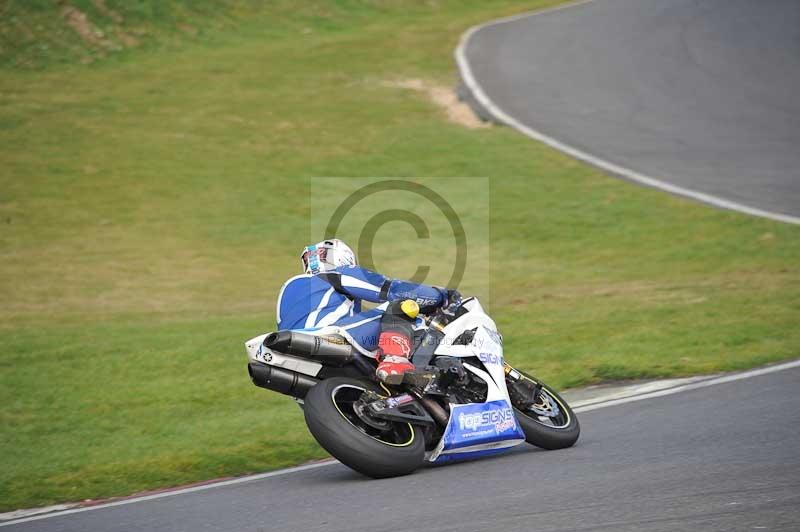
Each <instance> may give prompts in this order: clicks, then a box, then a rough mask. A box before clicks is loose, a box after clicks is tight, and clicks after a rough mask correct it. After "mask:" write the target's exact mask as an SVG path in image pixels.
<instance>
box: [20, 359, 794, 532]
mask: <svg viewBox="0 0 800 532" xmlns="http://www.w3.org/2000/svg"><path fill="white" fill-rule="evenodd" d="M798 384H800V367H796V368H794V369H789V370H784V371H780V372H776V373H770V374H767V375H761V376H757V377H752V378H748V379H744V380H739V381H735V382H728V383H724V384H717V385H714V386H710V387H706V388H700V389H694V390H689V391H684V392H681V393H677V394H674V395H668V396H665V397H658V398H653V399H645V400H642V401H639V402H634V403H628V404H621V405H616V406H611V407H607V408H603V409H599V410H593V411H590V412H584V413H582V414H580V420H581V423H582V426H583V431H582V435H581V439H580V440H579V441H578V444H577V445H576V446H575V447H573V448H570V449H566V450H562V451H549V452H548V451H541V450H538V449H536V448H534V447H531V446H527V445H523V446H520V447H517V448H516V449H517V450H514V451H511V452H509V453H508V454H505V455H502V456H500V457H494V458H487V459H483V460H476V461H472V462H465V463H460V464H454V465H446V466H439V467H427V468H424V469H422V470H420V471H417V472H416V473H414V474H413V475H410V476H407V477H402V478H395V479H386V480H368V479H365V478H364V477H361V476H359V475H358V474H356V473H354V472H352V471H351V470H349V469H347V468H346V467H345V466H343V465H341V464H339V463H334V464H331V465H327V466H323V467H318V468H316V469H311V470H305V471H299V472H293V473H289V474H285V475H281V476H276V477H271V478H266V479H261V480H253V481H250V482H245V483H241V484H236V485H229V486H220V487H216V488H211V489H207V490H204V491H197V492H193V493H183V494H178V495H174V496H170V497H165V498H160V499H153V500H145V501H137V502H133V503H131V504H126V505H123V506H115V507H106V508H99V509H95V510H92V511H86V512H81V513H74V514H69V515H62V516H54V517H50V518H47V519H42V520H38V521H29V522H26V523H21V524H17V525H12V526H10V527H8V528H5V530H9V531H11V530H14V531H32V530H41V531H47V532H55V531H80V532H94V531H104V532H116V531H120V532H121V531H132V530H147V531H156V532H159V531H175V532H178V531H193V532H194V531H202V530H214V531H237V532H245V531H273V530H275V531H294V530H302V531H326V532H327V531H340V530H341V531H352V532H361V531H363V532H375V531H376V530H387V531H388V530H392V531H412V530H413V531H420V530H423V531H425V532H450V531H452V532H456V531H459V532H462V531H483V530H502V531H517V530H519V531H522V530H526V531H528V530H541V531H554V530H558V531H567V530H569V531H579V530H613V531H641V530H648V531H656V530H658V531H661V530H675V531H678V530H680V531H685V530H703V531H712V530H720V531H745V530H747V531H752V530H773V531H774V530H785V531H793V532H796V531H797V530H800V445H798V439H800V394H798V393H797V389H798Z"/></svg>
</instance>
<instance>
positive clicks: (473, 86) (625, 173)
mask: <svg viewBox="0 0 800 532" xmlns="http://www.w3.org/2000/svg"><path fill="white" fill-rule="evenodd" d="M593 1H594V0H581V1H579V2H572V3H570V4H566V5H561V6H556V7H554V8H552V9H545V10H541V11H531V12H527V13H521V14H519V15H513V16H510V17H505V18H500V19H496V20H491V21H489V22H484V23H483V24H478V25H477V26H473V27H471V28H469V29H468V30H467V31H466V32H464V33H463V34H462V36H461V39H460V41H459V43H458V47H457V48H456V50H455V59H456V63H457V64H458V69H459V71H460V73H461V79H462V80H463V81H464V83H465V84H466V86H467V88H468V89H469V91H470V93H471V94H472V96H473V97H474V98H475V99H476V100H477V101H478V102H479V103H480V104H481V105H482V106H483V107H484V108H485V109H486V110H487V111H488V112H489V113H491V114H492V115H493V116H494V117H495V118H496V119H497V120H498V121H500V122H502V123H504V124H506V125H508V126H511V127H513V128H514V129H516V130H517V131H519V132H520V133H522V134H523V135H525V136H527V137H530V138H532V139H534V140H537V141H539V142H542V143H544V144H546V145H548V146H550V147H551V148H555V149H557V150H559V151H561V152H564V153H566V154H567V155H570V156H572V157H574V158H576V159H579V160H581V161H583V162H586V163H589V164H591V165H592V166H596V167H598V168H601V169H603V170H606V171H607V172H611V173H612V174H616V175H619V176H622V177H624V178H626V179H629V180H631V181H634V182H637V183H640V184H642V185H646V186H649V187H652V188H656V189H659V190H663V191H665V192H669V193H671V194H675V195H677V196H683V197H687V198H691V199H694V200H697V201H700V202H702V203H706V204H709V205H713V206H715V207H719V208H722V209H727V210H731V211H737V212H741V213H744V214H749V215H751V216H758V217H761V218H767V219H770V220H775V221H778V222H784V223H788V224H796V225H800V217H797V216H792V215H789V214H782V213H776V212H770V211H766V210H763V209H759V208H756V207H750V206H748V205H744V204H741V203H737V202H735V201H730V200H726V199H724V198H720V197H717V196H713V195H711V194H706V193H704V192H697V191H695V190H691V189H688V188H684V187H681V186H678V185H673V184H671V183H667V182H666V181H661V180H659V179H656V178H654V177H651V176H648V175H645V174H642V173H640V172H636V171H635V170H631V169H630V168H626V167H624V166H620V165H618V164H615V163H612V162H610V161H607V160H605V159H601V158H600V157H597V156H595V155H592V154H591V153H588V152H585V151H583V150H580V149H578V148H575V147H573V146H569V145H567V144H565V143H563V142H561V141H559V140H556V139H555V138H553V137H551V136H549V135H546V134H544V133H542V132H541V131H538V130H535V129H533V128H531V127H528V126H526V125H525V124H523V123H521V122H519V121H518V120H517V119H515V118H514V117H512V116H511V115H509V114H508V113H506V112H505V111H503V110H502V109H501V108H500V107H499V106H498V105H497V104H495V103H494V102H493V101H492V100H491V99H489V97H488V96H487V95H486V93H485V92H484V91H483V89H481V87H480V85H479V84H478V82H477V80H476V79H475V76H474V75H473V73H472V68H471V67H470V66H469V62H468V61H467V55H466V48H467V44H468V43H469V39H470V38H471V37H472V36H473V35H474V34H475V33H477V32H478V31H480V30H482V29H484V28H487V27H489V26H495V25H498V24H504V23H507V22H513V21H516V20H520V19H523V18H528V17H533V16H537V15H545V14H548V13H553V12H555V11H561V10H564V9H568V8H573V7H578V6H582V5H585V4H588V3H590V2H593Z"/></svg>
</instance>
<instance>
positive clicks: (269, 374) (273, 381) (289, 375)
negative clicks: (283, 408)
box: [247, 362, 319, 399]
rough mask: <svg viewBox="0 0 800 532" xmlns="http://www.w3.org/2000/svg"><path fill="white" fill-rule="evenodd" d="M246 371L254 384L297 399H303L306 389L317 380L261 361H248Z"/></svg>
mask: <svg viewBox="0 0 800 532" xmlns="http://www.w3.org/2000/svg"><path fill="white" fill-rule="evenodd" d="M247 373H249V374H250V380H252V381H253V384H255V385H256V386H259V387H261V388H266V389H267V390H272V391H275V392H278V393H282V394H285V395H291V396H292V397H297V398H299V399H303V398H304V397H305V396H306V394H307V393H308V390H310V389H311V388H312V387H313V386H314V385H315V384H317V383H318V382H319V381H318V380H317V379H315V378H314V377H309V376H308V375H303V374H302V373H297V372H295V371H289V370H288V369H283V368H276V367H275V366H268V365H266V364H262V363H261V362H250V363H249V364H248V365H247Z"/></svg>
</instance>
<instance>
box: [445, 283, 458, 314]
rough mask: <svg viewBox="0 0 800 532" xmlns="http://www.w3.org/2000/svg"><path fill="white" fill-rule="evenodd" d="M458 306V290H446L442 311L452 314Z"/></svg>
mask: <svg viewBox="0 0 800 532" xmlns="http://www.w3.org/2000/svg"><path fill="white" fill-rule="evenodd" d="M460 304H461V293H460V292H459V291H458V290H450V289H448V290H447V291H446V296H445V298H444V303H443V304H442V309H443V310H444V311H445V312H450V313H453V312H455V311H456V309H457V308H458V306H459V305H460Z"/></svg>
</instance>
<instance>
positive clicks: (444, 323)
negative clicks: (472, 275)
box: [245, 297, 580, 478]
mask: <svg viewBox="0 0 800 532" xmlns="http://www.w3.org/2000/svg"><path fill="white" fill-rule="evenodd" d="M424 322H425V323H424V325H423V326H422V327H421V328H420V330H419V331H418V332H417V334H416V337H415V349H414V352H413V356H412V362H413V364H414V366H415V369H414V370H413V371H410V372H407V373H405V374H404V375H403V376H393V377H396V378H395V379H394V382H393V383H392V384H386V383H382V382H380V381H378V380H377V379H376V377H375V362H374V360H372V359H371V358H368V357H366V356H364V355H362V354H361V353H359V352H358V351H357V350H356V349H355V348H353V347H352V346H351V345H350V344H349V343H348V341H347V340H346V338H344V337H343V336H340V335H338V334H334V335H320V334H309V333H308V331H305V332H299V331H278V332H273V333H269V334H263V335H261V336H257V337H255V338H253V339H251V340H249V341H247V342H246V343H245V346H246V349H247V354H248V358H249V363H248V372H249V374H250V378H251V380H252V382H253V384H255V385H256V386H259V387H262V388H266V389H269V390H273V391H276V392H279V393H282V394H285V395H288V396H291V397H293V398H294V399H295V400H296V401H297V402H298V403H300V405H301V406H302V407H303V411H304V415H305V421H306V424H307V426H308V429H309V431H310V432H311V434H312V435H313V436H314V438H315V439H316V440H317V442H319V444H320V445H321V446H322V447H323V448H324V449H325V450H326V451H328V452H329V453H330V454H331V455H333V456H334V457H335V458H337V459H338V460H339V461H340V462H342V463H343V464H345V465H347V466H348V467H350V468H352V469H354V470H356V471H358V472H360V473H362V474H364V475H367V476H369V477H373V478H384V477H393V476H399V475H406V474H409V473H411V472H413V471H414V470H415V469H417V468H419V467H420V466H421V465H422V464H424V463H425V462H426V461H428V462H434V463H441V462H447V461H451V460H459V459H469V458H475V457H480V456H485V455H490V454H495V453H500V452H504V451H506V450H508V449H510V448H511V447H514V446H516V445H519V444H521V443H523V442H528V443H530V444H532V445H535V446H537V447H541V448H544V449H563V448H565V447H570V446H572V445H573V444H574V443H575V442H576V441H577V439H578V436H579V434H580V425H579V424H578V419H577V418H576V417H575V414H574V412H573V411H572V409H571V408H570V407H569V405H568V404H567V403H566V401H564V399H563V398H562V397H561V396H559V395H558V393H556V392H555V391H554V390H553V389H552V388H551V387H549V386H547V385H546V384H545V383H543V382H542V381H540V380H538V379H536V378H535V377H532V376H531V375H528V374H526V373H524V372H522V371H519V370H517V369H514V368H513V367H511V366H510V365H509V364H508V363H507V362H506V361H505V359H504V358H503V339H502V337H501V336H500V334H499V333H498V332H497V326H496V325H495V323H494V321H493V320H492V319H491V318H490V317H489V316H488V315H487V314H486V312H484V310H483V308H482V307H481V304H480V302H479V301H478V300H477V299H476V298H467V299H464V300H463V301H462V300H461V298H460V297H459V298H455V301H454V302H453V303H452V304H451V305H450V306H448V307H447V308H444V309H439V310H437V311H436V312H435V313H433V314H431V315H430V316H428V317H427V318H425V320H424Z"/></svg>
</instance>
